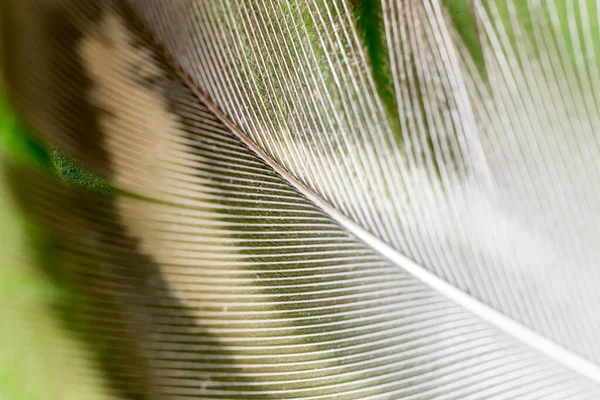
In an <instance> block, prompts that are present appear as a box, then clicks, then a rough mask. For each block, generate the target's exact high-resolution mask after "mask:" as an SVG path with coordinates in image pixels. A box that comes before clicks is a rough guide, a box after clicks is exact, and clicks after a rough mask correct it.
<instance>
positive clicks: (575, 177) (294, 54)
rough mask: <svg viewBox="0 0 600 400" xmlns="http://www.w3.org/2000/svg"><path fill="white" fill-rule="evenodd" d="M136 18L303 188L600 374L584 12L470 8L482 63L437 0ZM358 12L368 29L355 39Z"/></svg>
mask: <svg viewBox="0 0 600 400" xmlns="http://www.w3.org/2000/svg"><path fill="white" fill-rule="evenodd" d="M131 3H133V4H134V7H137V10H138V12H139V14H140V15H142V16H143V18H144V19H145V21H146V22H147V25H148V26H149V27H150V28H151V30H152V31H153V33H154V34H155V35H156V37H157V38H158V40H159V41H160V42H161V43H162V44H164V46H165V48H166V51H167V52H168V53H169V54H171V55H172V56H173V57H174V58H175V60H176V62H177V63H179V64H180V65H181V67H182V68H183V70H184V71H185V72H186V73H187V74H188V75H189V76H190V78H191V80H192V81H193V82H194V84H195V85H197V86H198V87H199V88H200V89H201V90H202V91H203V92H204V93H206V96H207V97H208V98H209V99H210V101H212V102H213V103H214V104H215V105H216V106H217V107H218V108H220V109H221V110H222V111H223V112H224V114H225V115H227V117H228V118H230V119H231V121H232V122H233V124H235V126H237V127H238V128H239V130H240V131H241V132H243V133H244V134H245V135H247V137H248V138H249V139H250V140H251V141H252V142H254V143H255V144H256V145H257V146H258V147H259V148H261V149H262V150H263V151H265V153H266V154H267V155H268V156H269V157H271V158H272V159H273V160H275V162H277V163H278V164H279V165H280V166H281V167H282V168H283V169H285V170H286V171H288V172H289V173H290V175H292V176H295V177H296V178H297V179H299V181H300V182H302V184H303V185H305V186H306V187H308V188H309V189H310V190H312V191H314V192H315V193H317V194H318V195H319V196H320V197H321V198H322V199H324V200H325V201H326V202H328V203H329V204H331V205H332V206H333V207H334V208H335V209H337V210H339V211H340V212H341V213H342V214H343V215H344V216H345V217H348V218H349V219H351V220H352V221H353V222H354V223H355V224H357V225H359V226H361V227H362V228H364V229H365V230H366V231H368V232H370V233H372V234H373V235H375V236H377V237H379V238H380V239H381V240H382V241H383V242H385V243H387V244H388V245H389V246H391V247H393V248H395V249H396V250H397V251H398V252H399V253H401V254H404V255H406V256H408V257H409V258H411V259H413V260H414V261H416V262H417V263H418V264H420V265H422V266H423V267H425V268H426V269H428V270H429V271H430V272H432V273H433V274H434V275H436V276H437V277H439V278H441V279H442V280H445V281H447V282H449V283H450V284H451V285H453V286H455V287H456V288H458V289H460V290H462V291H464V292H465V293H469V294H470V295H472V296H473V297H474V298H477V299H479V300H481V301H482V302H484V303H487V304H488V305H489V306H490V307H492V308H494V309H495V310H497V311H499V312H500V313H503V314H505V315H506V316H508V317H509V318H510V319H513V320H514V321H517V322H519V323H520V324H522V325H523V326H525V327H528V328H530V329H531V330H532V331H534V332H537V334H539V335H540V336H543V337H547V338H549V339H550V340H551V341H553V342H554V343H556V344H558V345H559V346H564V348H566V349H569V350H571V351H572V352H574V353H576V354H579V355H580V356H581V357H582V358H584V359H588V360H589V361H591V362H599V361H600V347H599V344H598V341H597V339H596V338H597V334H598V332H600V318H598V317H597V315H598V312H597V307H598V304H600V292H598V290H597V285H598V282H599V279H600V270H599V269H598V267H597V266H598V256H599V253H598V246H596V245H594V243H596V242H597V241H598V238H599V234H600V231H599V229H600V228H599V226H600V224H599V222H600V221H599V218H600V212H599V210H600V208H599V207H598V205H599V202H598V193H600V192H599V191H598V184H597V182H596V180H597V179H596V177H597V176H598V169H599V168H600V162H598V161H599V160H600V147H599V146H598V140H599V139H598V134H597V132H595V127H596V126H598V117H599V109H598V107H597V102H596V96H597V93H598V79H599V78H600V76H599V75H598V70H597V64H598V60H597V58H596V57H597V56H596V53H595V52H596V51H597V45H596V43H597V40H595V38H597V34H598V31H597V29H598V28H597V27H598V21H597V19H596V17H595V16H596V15H597V12H596V11H597V10H596V9H597V6H596V5H595V4H592V3H593V2H586V1H578V2H562V1H525V2H518V1H472V2H471V1H464V2H462V3H464V4H465V6H464V7H462V11H463V12H467V11H468V12H470V14H467V15H466V17H467V18H471V20H470V21H469V22H468V23H471V24H472V26H471V27H470V28H473V31H474V32H475V37H474V39H475V42H476V46H478V47H477V48H475V49H474V51H478V52H480V54H479V55H478V57H475V56H474V55H473V53H472V52H470V50H473V46H474V45H473V42H471V43H470V44H469V43H465V41H464V40H463V39H464V35H461V32H460V30H461V27H460V26H457V24H458V22H456V21H455V20H454V19H453V15H452V13H453V12H454V10H453V9H452V6H450V7H448V6H446V3H444V2H440V1H431V0H428V1H386V0H382V1H375V2H372V1H360V2H358V5H357V6H356V7H355V6H354V5H353V4H352V3H351V2H346V1H333V2H321V1H308V2H300V1H275V0H272V1H268V0H266V1H259V2H255V3H252V4H250V3H249V2H237V1H222V2H208V1H198V0H196V1H181V2H177V4H173V5H165V4H162V3H161V2H151V4H148V3H147V2H140V3H139V5H138V2H136V1H135V0H133V1H131ZM455 3H461V2H455ZM361 6H362V7H371V8H373V9H375V10H374V12H373V14H372V15H371V18H376V19H378V20H377V22H376V25H378V26H377V29H375V28H374V29H372V30H371V31H368V32H366V33H365V31H364V30H361V29H360V27H359V25H360V23H361V22H360V21H359V22H357V20H358V19H359V18H360V15H359V11H357V9H359V8H360V7H361ZM465 10H466V11H465ZM462 24H463V25H464V24H465V22H464V21H463V22H462ZM463 28H464V26H463ZM369 35H371V36H369ZM374 35H380V36H381V38H378V37H373V36H374ZM365 36H366V40H363V38H364V37H365ZM471 39H472V38H471ZM378 40H380V41H381V43H382V47H381V48H379V49H377V51H378V52H379V53H378V54H377V57H379V58H380V59H378V60H376V61H375V62H376V63H378V65H383V66H384V68H383V69H382V70H379V71H374V68H373V64H374V60H373V59H372V58H370V54H369V52H370V51H372V49H370V48H369V46H373V45H374V44H373V42H376V41H378ZM365 42H366V44H365ZM468 45H470V46H471V48H469V47H468ZM476 58H478V59H476ZM377 73H380V74H388V75H387V76H386V77H385V78H386V79H387V84H388V86H387V87H384V88H383V89H387V90H388V91H389V93H390V94H391V101H390V100H389V99H386V98H384V97H385V96H382V93H381V91H382V89H380V88H379V87H378V82H376V80H377V79H379V78H380V77H377V76H376V74H377ZM378 90H379V92H378ZM386 101H388V103H390V104H392V105H393V107H394V108H391V109H390V107H387V104H386Z"/></svg>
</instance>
